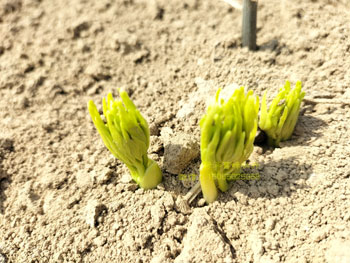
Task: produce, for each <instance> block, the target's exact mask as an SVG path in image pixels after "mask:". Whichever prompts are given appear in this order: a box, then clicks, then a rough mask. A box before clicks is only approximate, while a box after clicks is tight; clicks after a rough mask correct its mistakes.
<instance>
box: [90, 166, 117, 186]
mask: <svg viewBox="0 0 350 263" xmlns="http://www.w3.org/2000/svg"><path fill="white" fill-rule="evenodd" d="M90 175H91V177H92V180H93V181H94V182H96V183H97V184H99V185H101V184H105V183H107V182H108V181H109V180H110V179H111V178H112V176H113V170H111V169H109V168H104V169H103V170H102V171H98V172H95V171H93V172H92V173H91V174H90Z"/></svg>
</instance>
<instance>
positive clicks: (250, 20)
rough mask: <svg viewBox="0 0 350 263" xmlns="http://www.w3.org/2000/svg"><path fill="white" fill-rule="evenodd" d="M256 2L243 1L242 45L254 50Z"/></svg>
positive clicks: (254, 0)
mask: <svg viewBox="0 0 350 263" xmlns="http://www.w3.org/2000/svg"><path fill="white" fill-rule="evenodd" d="M257 7H258V0H243V16H242V17H243V21H242V45H243V47H248V48H249V50H256V16H257V9H258V8H257Z"/></svg>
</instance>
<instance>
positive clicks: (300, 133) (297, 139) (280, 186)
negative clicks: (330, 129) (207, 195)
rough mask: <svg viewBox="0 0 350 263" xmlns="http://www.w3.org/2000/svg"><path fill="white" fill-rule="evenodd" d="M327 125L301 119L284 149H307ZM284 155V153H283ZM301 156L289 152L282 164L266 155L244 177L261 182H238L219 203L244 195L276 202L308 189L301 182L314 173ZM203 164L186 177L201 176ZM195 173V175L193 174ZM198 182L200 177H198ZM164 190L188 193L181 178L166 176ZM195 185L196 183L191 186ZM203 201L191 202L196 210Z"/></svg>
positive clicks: (307, 116)
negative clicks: (256, 177) (302, 147)
mask: <svg viewBox="0 0 350 263" xmlns="http://www.w3.org/2000/svg"><path fill="white" fill-rule="evenodd" d="M325 126H326V123H325V122H324V121H323V120H321V119H319V118H316V117H314V116H311V115H301V116H300V117H299V122H298V124H297V127H296V129H295V132H294V134H293V136H292V138H291V140H289V141H287V142H284V143H282V144H281V149H283V148H287V147H288V148H290V147H296V146H301V145H304V146H307V145H309V144H310V142H312V141H313V140H315V139H317V138H319V137H321V136H322V132H321V129H322V127H325ZM269 150H270V151H271V149H269V148H268V147H266V146H264V147H263V152H266V151H269ZM281 154H283V151H281ZM299 154H302V153H298V152H295V155H293V156H290V155H291V154H290V150H289V151H288V156H285V158H284V157H283V156H281V157H280V158H281V159H280V160H277V161H275V160H272V161H271V160H268V159H269V158H268V155H269V154H268V152H266V153H265V154H264V153H263V155H264V156H265V157H266V158H264V160H263V162H262V163H259V164H258V167H257V168H248V169H246V170H245V171H243V173H245V174H250V173H251V174H257V173H258V174H259V176H260V179H258V180H237V181H234V182H233V183H232V187H231V189H230V190H228V192H227V193H224V194H220V195H219V198H218V200H219V201H220V202H228V201H232V200H234V199H235V196H234V193H236V192H241V193H242V194H244V195H246V196H247V197H248V198H255V199H256V198H268V199H274V198H278V197H283V196H285V197H289V196H290V195H291V194H292V193H293V192H295V191H296V190H298V189H303V188H305V187H306V186H305V184H300V183H299V182H298V180H299V179H304V180H307V179H308V178H309V177H310V175H311V174H312V173H313V170H312V167H311V165H309V164H308V163H303V162H301V161H300V158H298V155H299ZM199 165H200V160H197V161H196V162H195V165H193V166H195V167H194V168H192V169H187V170H186V171H184V172H183V173H185V174H191V172H194V173H195V174H198V173H199V172H198V169H199ZM191 170H192V171H191ZM197 178H198V177H197ZM164 184H165V189H166V190H167V191H170V192H172V193H173V194H174V195H175V196H177V195H185V194H186V193H187V192H188V191H189V189H186V188H185V187H183V185H182V183H181V181H180V180H179V177H178V176H175V175H167V174H166V176H165V183H164ZM192 184H194V183H192ZM200 198H202V194H199V195H198V196H197V198H196V199H195V200H194V201H193V202H192V204H191V206H192V207H197V203H198V200H199V199H200Z"/></svg>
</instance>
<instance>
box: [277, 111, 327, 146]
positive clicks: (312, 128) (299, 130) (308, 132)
mask: <svg viewBox="0 0 350 263" xmlns="http://www.w3.org/2000/svg"><path fill="white" fill-rule="evenodd" d="M326 126H327V123H326V122H325V121H324V120H321V119H319V118H317V117H315V116H312V115H309V114H301V115H300V116H299V119H298V123H297V125H296V127H295V130H294V133H293V136H292V138H291V139H290V140H289V141H286V142H284V143H283V144H282V145H283V146H284V147H285V146H295V145H305V143H307V142H310V141H312V140H313V139H315V138H319V137H321V136H322V132H321V131H320V130H321V129H322V128H323V127H326Z"/></svg>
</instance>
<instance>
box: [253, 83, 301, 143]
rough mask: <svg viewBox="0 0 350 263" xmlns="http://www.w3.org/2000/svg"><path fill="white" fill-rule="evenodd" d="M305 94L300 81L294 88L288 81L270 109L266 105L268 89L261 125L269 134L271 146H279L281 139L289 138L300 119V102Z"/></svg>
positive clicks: (262, 110)
mask: <svg viewBox="0 0 350 263" xmlns="http://www.w3.org/2000/svg"><path fill="white" fill-rule="evenodd" d="M304 96H305V92H302V91H301V82H300V81H298V82H297V83H296V86H295V88H294V89H293V90H291V88H290V82H289V81H286V84H285V85H284V88H281V89H280V92H279V93H278V94H277V96H276V97H275V98H274V99H273V101H272V103H271V105H270V108H269V110H267V105H266V91H265V93H264V97H263V99H262V104H261V113H260V121H259V127H260V129H261V130H263V131H264V132H265V133H266V134H267V136H268V143H269V145H270V146H273V147H279V143H280V142H281V141H286V140H288V139H289V138H290V137H291V136H292V133H293V131H294V127H295V125H296V123H297V121H298V116H299V111H300V104H301V101H302V100H303V98H304Z"/></svg>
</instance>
